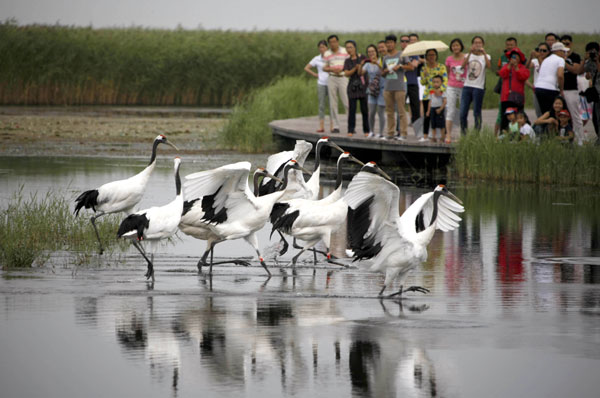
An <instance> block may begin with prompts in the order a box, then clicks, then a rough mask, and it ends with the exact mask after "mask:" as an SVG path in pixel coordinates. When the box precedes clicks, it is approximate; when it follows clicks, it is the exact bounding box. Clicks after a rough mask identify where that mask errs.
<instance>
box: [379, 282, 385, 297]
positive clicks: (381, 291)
mask: <svg viewBox="0 0 600 398" xmlns="http://www.w3.org/2000/svg"><path fill="white" fill-rule="evenodd" d="M386 287H387V286H386V285H385V284H383V287H382V288H381V290H380V291H379V294H378V295H377V296H379V297H381V295H382V294H383V291H384V290H385V288H386Z"/></svg>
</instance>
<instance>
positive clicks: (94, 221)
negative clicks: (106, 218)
mask: <svg viewBox="0 0 600 398" xmlns="http://www.w3.org/2000/svg"><path fill="white" fill-rule="evenodd" d="M105 214H106V213H105V212H102V213H100V214H98V215H95V216H92V217H91V218H90V221H91V223H92V227H94V232H96V239H98V245H100V249H99V250H98V254H100V255H102V253H104V248H103V247H102V241H101V240H100V233H99V232H98V228H97V227H96V220H97V219H98V218H100V217H102V216H103V215H105Z"/></svg>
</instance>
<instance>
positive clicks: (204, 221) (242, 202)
mask: <svg viewBox="0 0 600 398" xmlns="http://www.w3.org/2000/svg"><path fill="white" fill-rule="evenodd" d="M290 170H303V171H305V172H307V173H310V172H309V171H307V170H304V168H303V167H302V166H300V165H299V164H298V163H297V162H296V161H295V160H293V159H292V160H290V161H288V162H287V163H286V165H285V167H284V178H283V184H282V186H281V187H279V189H280V190H279V191H276V192H273V193H270V194H266V195H264V196H255V195H254V193H253V192H252V191H250V188H249V186H248V174H249V172H250V163H249V162H239V163H234V164H230V165H226V166H222V167H218V168H216V169H213V170H206V171H201V172H198V173H193V174H190V175H188V176H186V177H185V178H186V180H187V181H186V182H185V184H184V186H185V193H186V197H188V198H194V200H195V202H194V203H192V205H191V208H190V210H189V211H188V212H187V213H186V214H184V215H183V217H182V219H181V223H180V225H179V228H180V229H181V231H182V232H183V233H185V234H187V235H191V236H195V237H196V236H197V237H198V238H199V239H206V240H207V246H206V250H205V252H204V254H203V255H202V258H201V259H200V261H199V262H198V271H199V272H201V271H202V266H203V265H210V269H209V274H210V275H212V265H211V264H207V263H206V259H207V257H208V254H209V253H210V252H211V251H212V250H213V248H214V246H215V245H216V244H217V243H219V242H222V241H225V240H233V239H240V238H243V239H244V240H246V242H248V243H249V244H250V245H251V246H252V247H253V248H254V250H255V251H256V254H257V255H258V259H259V261H260V264H261V265H262V266H263V268H264V269H265V271H267V273H268V274H269V276H270V275H271V272H270V271H269V269H268V268H267V265H266V264H265V262H264V259H263V257H262V255H261V254H260V250H259V245H258V238H257V236H256V232H258V231H259V230H260V229H261V228H263V227H264V225H265V224H266V222H267V221H268V220H269V214H270V213H271V209H272V207H273V204H275V202H277V201H278V200H279V198H281V196H283V194H284V193H285V189H286V187H287V181H288V173H289V171H290ZM207 229H209V231H210V233H209V234H207V233H206V230H207Z"/></svg>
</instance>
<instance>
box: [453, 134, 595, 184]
mask: <svg viewBox="0 0 600 398" xmlns="http://www.w3.org/2000/svg"><path fill="white" fill-rule="evenodd" d="M453 165H454V167H455V169H456V170H457V171H458V174H459V176H460V177H464V178H469V179H487V180H503V181H514V182H534V183H542V184H558V185H564V186H576V185H590V186H600V151H598V149H597V147H594V146H592V145H584V146H583V147H578V146H570V145H569V146H566V145H563V144H561V143H559V142H557V141H555V140H546V141H543V142H541V143H540V144H539V145H536V144H532V143H530V142H510V141H498V140H496V138H495V137H494V134H493V132H492V131H491V130H489V129H483V130H482V132H481V133H478V132H476V131H470V132H469V133H468V134H467V135H466V136H465V137H463V138H461V140H460V141H459V142H458V146H457V152H456V154H455V156H454V158H453Z"/></svg>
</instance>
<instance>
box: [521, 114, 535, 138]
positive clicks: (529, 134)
mask: <svg viewBox="0 0 600 398" xmlns="http://www.w3.org/2000/svg"><path fill="white" fill-rule="evenodd" d="M517 124H518V125H519V133H520V140H521V141H528V140H534V139H535V132H534V131H533V128H532V127H531V125H530V124H529V120H527V115H526V114H525V113H524V112H519V113H518V114H517Z"/></svg>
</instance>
